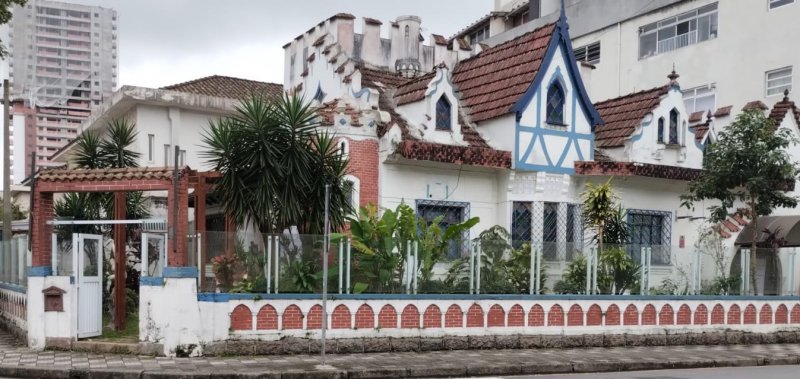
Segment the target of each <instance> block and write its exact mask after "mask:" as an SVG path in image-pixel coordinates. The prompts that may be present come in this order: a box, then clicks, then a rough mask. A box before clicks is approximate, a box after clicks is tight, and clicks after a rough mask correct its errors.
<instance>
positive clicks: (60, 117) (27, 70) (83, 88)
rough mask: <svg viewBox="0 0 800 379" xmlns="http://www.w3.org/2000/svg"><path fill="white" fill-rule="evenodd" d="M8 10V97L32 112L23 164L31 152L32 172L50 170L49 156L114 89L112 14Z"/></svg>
mask: <svg viewBox="0 0 800 379" xmlns="http://www.w3.org/2000/svg"><path fill="white" fill-rule="evenodd" d="M12 11H13V14H14V17H13V18H12V20H11V22H10V24H9V28H8V32H9V38H8V39H6V40H7V41H9V42H8V47H9V51H10V56H11V59H10V62H9V78H10V80H11V93H12V98H19V99H22V100H23V102H24V106H25V107H28V108H29V109H30V110H31V111H32V112H33V113H34V114H35V120H34V121H35V131H36V134H35V136H33V138H34V139H33V140H32V141H25V144H26V145H27V144H29V142H32V145H33V149H27V146H26V149H25V152H24V156H25V157H26V159H25V160H24V161H25V162H26V164H29V163H27V162H29V161H30V157H31V154H32V153H33V152H35V153H36V156H37V158H36V166H37V168H39V167H51V166H55V165H58V163H54V162H52V161H51V159H50V158H51V156H52V155H53V154H54V153H55V152H56V151H58V150H59V149H61V148H63V147H64V146H65V145H66V144H67V143H69V142H70V141H72V140H73V139H75V138H76V137H77V135H78V134H79V133H80V131H81V124H82V123H83V121H84V120H86V119H87V118H88V117H89V115H90V113H91V109H92V108H93V107H95V106H98V105H99V104H100V103H101V102H103V101H104V100H106V99H108V98H109V97H110V96H111V93H112V92H113V91H114V88H116V86H117V78H118V72H119V71H118V62H119V58H118V57H119V55H118V50H117V38H118V37H117V13H116V11H114V10H113V9H108V8H102V7H93V6H85V5H79V4H69V3H62V2H56V1H45V0H32V1H28V3H27V4H26V5H25V6H22V7H20V6H15V7H14V8H13V10H12ZM26 112H27V111H26ZM27 113H30V112H27ZM15 164H17V165H19V164H22V163H21V162H16V161H15ZM13 171H15V172H16V171H18V170H17V169H14V170H13ZM19 171H24V172H26V173H27V172H29V171H30V169H29V168H20V169H19ZM22 179H23V178H18V179H17V181H19V180H22Z"/></svg>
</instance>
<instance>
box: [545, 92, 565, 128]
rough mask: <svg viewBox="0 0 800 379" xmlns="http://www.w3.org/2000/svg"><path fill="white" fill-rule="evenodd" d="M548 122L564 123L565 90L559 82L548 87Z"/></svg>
mask: <svg viewBox="0 0 800 379" xmlns="http://www.w3.org/2000/svg"><path fill="white" fill-rule="evenodd" d="M547 123H548V124H557V125H563V124H564V90H563V89H561V85H559V84H558V83H557V82H556V83H553V84H552V85H551V86H550V88H548V89H547Z"/></svg>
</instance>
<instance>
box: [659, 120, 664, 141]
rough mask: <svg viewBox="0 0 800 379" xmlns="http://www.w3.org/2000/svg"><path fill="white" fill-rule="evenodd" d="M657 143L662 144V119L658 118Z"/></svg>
mask: <svg viewBox="0 0 800 379" xmlns="http://www.w3.org/2000/svg"><path fill="white" fill-rule="evenodd" d="M658 143H664V117H659V118H658Z"/></svg>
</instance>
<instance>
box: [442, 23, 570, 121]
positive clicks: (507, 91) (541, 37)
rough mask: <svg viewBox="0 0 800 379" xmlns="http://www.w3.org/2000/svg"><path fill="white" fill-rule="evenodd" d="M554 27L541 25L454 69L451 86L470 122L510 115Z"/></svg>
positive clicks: (536, 65)
mask: <svg viewBox="0 0 800 379" xmlns="http://www.w3.org/2000/svg"><path fill="white" fill-rule="evenodd" d="M555 25H556V24H555V23H552V24H547V25H544V26H542V27H541V28H539V29H536V30H534V31H532V32H529V33H527V34H524V35H522V36H520V37H518V38H515V39H513V40H511V41H508V42H505V43H502V44H500V45H497V46H495V47H493V48H491V49H488V50H485V51H483V52H481V53H480V54H478V55H477V56H475V57H472V58H470V59H466V60H463V61H461V62H460V63H459V64H458V65H457V66H456V68H455V70H454V71H453V84H454V85H455V86H456V87H457V88H458V90H459V92H460V94H461V104H462V105H463V106H465V107H466V108H467V112H468V114H469V116H470V118H471V121H472V122H479V121H484V120H489V119H492V118H495V117H499V116H503V115H506V114H508V113H509V112H510V109H511V108H512V107H513V106H514V105H515V104H516V103H517V101H519V99H520V98H521V97H522V95H524V94H525V92H526V91H527V90H528V88H529V87H530V85H531V83H532V82H533V79H534V78H535V77H536V74H537V73H538V72H539V67H540V66H541V64H542V60H543V58H544V56H545V52H546V51H547V47H548V43H549V42H550V40H551V38H552V34H553V30H554V28H555Z"/></svg>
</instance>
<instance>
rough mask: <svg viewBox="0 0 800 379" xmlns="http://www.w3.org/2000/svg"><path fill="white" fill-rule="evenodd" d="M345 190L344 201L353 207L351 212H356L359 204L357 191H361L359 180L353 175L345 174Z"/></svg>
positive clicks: (359, 199)
mask: <svg viewBox="0 0 800 379" xmlns="http://www.w3.org/2000/svg"><path fill="white" fill-rule="evenodd" d="M342 184H344V190H345V201H347V203H348V204H350V206H351V207H352V208H353V213H354V214H358V207H359V206H360V204H361V198H360V195H359V192H361V180H359V179H358V178H357V177H355V176H353V175H345V177H344V180H343V183H342Z"/></svg>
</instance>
